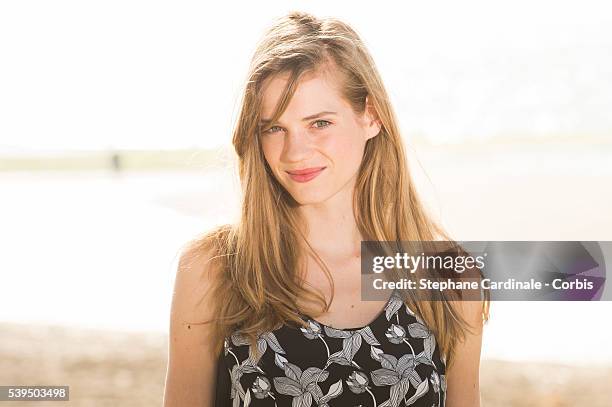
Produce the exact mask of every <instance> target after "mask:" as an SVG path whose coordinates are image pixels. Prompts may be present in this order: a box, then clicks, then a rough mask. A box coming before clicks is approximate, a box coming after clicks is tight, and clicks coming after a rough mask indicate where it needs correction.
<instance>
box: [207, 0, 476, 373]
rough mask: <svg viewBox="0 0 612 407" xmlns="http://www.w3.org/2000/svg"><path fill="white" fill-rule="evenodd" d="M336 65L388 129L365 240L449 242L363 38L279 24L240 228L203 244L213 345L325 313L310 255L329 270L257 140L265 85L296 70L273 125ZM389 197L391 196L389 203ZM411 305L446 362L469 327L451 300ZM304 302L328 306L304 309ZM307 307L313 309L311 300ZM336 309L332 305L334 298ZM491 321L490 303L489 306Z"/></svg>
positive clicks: (254, 102) (250, 108)
mask: <svg viewBox="0 0 612 407" xmlns="http://www.w3.org/2000/svg"><path fill="white" fill-rule="evenodd" d="M330 66H333V67H334V68H335V69H337V70H338V72H339V73H340V77H341V78H342V83H341V84H340V86H339V88H340V89H341V93H342V96H343V97H344V98H345V99H346V100H347V101H348V102H349V103H350V104H351V106H352V108H353V110H354V111H355V113H357V114H359V113H362V112H363V111H364V109H365V104H366V103H365V101H366V96H368V100H369V101H371V103H372V106H373V107H374V109H375V111H376V113H377V115H378V118H379V119H380V122H381V124H382V126H381V131H380V133H379V134H378V135H377V136H376V137H373V138H371V139H369V140H368V141H367V143H366V146H365V151H364V156H363V160H362V162H361V166H360V169H359V173H358V178H357V181H356V185H355V193H354V202H353V212H354V216H355V219H356V222H357V225H358V228H359V231H360V232H361V235H362V236H363V237H364V239H365V240H378V241H400V240H412V241H415V240H416V241H433V240H438V239H440V238H443V239H446V240H451V239H449V237H448V236H447V234H446V233H445V232H444V231H443V230H442V228H441V227H440V226H439V225H437V224H436V223H435V222H433V221H432V220H431V219H430V217H429V216H428V215H427V213H426V211H425V209H424V208H423V206H422V204H421V202H420V200H419V197H418V195H417V192H416V190H415V186H414V184H413V182H412V180H411V178H410V175H409V171H408V166H407V162H406V157H405V153H404V148H403V144H402V139H401V136H400V132H399V128H398V124H397V120H396V117H395V114H394V112H393V110H392V107H391V104H390V102H389V97H388V95H387V92H386V90H385V87H384V86H383V82H382V80H381V78H380V76H379V74H378V72H377V69H376V66H375V64H374V61H373V60H372V57H371V56H370V54H369V53H368V51H367V49H366V47H365V45H364V44H363V42H362V40H361V39H360V37H359V36H358V34H357V33H356V32H355V31H354V30H353V29H352V28H351V27H350V26H349V25H347V24H346V23H344V22H342V21H339V20H338V19H335V18H324V19H319V18H316V17H314V16H313V15H311V14H308V13H304V12H297V11H296V12H291V13H289V14H287V15H285V16H283V17H280V18H278V19H277V20H276V21H275V24H273V25H272V26H271V28H269V30H268V31H267V32H266V33H265V35H264V36H263V38H262V39H261V41H260V42H259V43H258V44H257V47H256V50H255V53H254V55H253V57H252V59H251V64H250V68H249V72H248V76H247V80H246V83H245V86H244V91H243V93H242V98H241V104H240V110H239V114H238V118H237V121H236V124H235V127H234V129H233V139H232V142H233V146H234V149H235V152H236V154H237V159H238V166H239V176H240V182H241V187H242V203H241V212H240V217H239V219H238V221H237V222H236V223H235V224H231V225H223V226H219V227H217V228H216V229H214V230H212V231H210V232H207V233H206V234H205V235H204V236H203V237H202V238H200V239H198V240H197V242H196V246H197V247H196V250H200V251H211V253H213V255H212V258H211V264H213V265H214V267H215V268H216V270H219V271H220V272H219V273H218V278H215V279H214V280H213V287H212V293H213V296H214V298H216V299H218V301H212V304H211V306H212V307H213V310H212V312H213V315H215V318H214V320H209V321H205V322H203V323H209V322H214V323H213V326H212V329H213V330H212V332H213V338H212V340H213V342H214V347H215V349H217V350H218V351H220V350H221V349H222V346H223V340H224V338H226V337H227V336H229V335H231V333H232V332H233V331H234V330H236V329H240V331H241V332H242V333H243V334H245V335H247V337H249V338H250V340H251V341H252V343H255V340H256V337H257V335H258V334H259V333H260V332H264V331H268V330H272V329H274V328H275V327H277V326H279V324H283V323H295V324H297V325H300V326H304V321H303V320H302V319H301V318H300V315H299V314H298V312H299V311H301V312H305V313H306V315H313V316H314V317H316V316H318V315H320V314H321V313H323V312H325V311H327V309H328V306H329V304H327V303H326V301H325V297H324V296H323V295H322V294H321V293H319V292H316V291H314V290H311V289H308V288H307V287H305V286H304V285H303V284H302V283H301V281H302V280H301V277H302V273H303V272H304V259H305V256H306V253H307V252H308V253H310V254H312V255H313V256H314V258H315V259H316V261H317V262H318V263H319V264H320V265H321V266H322V268H323V270H324V271H325V274H326V276H327V278H328V280H329V282H330V284H331V287H332V290H331V291H332V299H333V291H334V290H333V284H334V283H333V279H332V277H331V274H330V272H329V269H328V268H327V266H326V265H325V263H324V262H323V261H322V260H321V259H320V257H319V256H318V255H317V254H316V253H315V252H314V250H313V249H312V247H310V245H309V244H308V242H307V241H306V239H305V237H304V236H305V233H304V232H305V227H306V225H305V223H304V222H303V220H302V219H301V218H300V216H299V215H298V211H296V210H295V209H296V208H297V206H298V204H297V202H296V201H295V200H294V199H293V198H292V196H291V195H290V194H289V193H288V192H287V191H286V190H285V189H284V188H283V187H282V186H281V184H280V183H279V182H278V181H277V180H276V179H275V177H274V175H273V173H272V172H271V170H270V168H269V166H268V164H267V162H266V160H265V158H264V155H263V152H262V147H261V143H260V139H259V135H260V133H259V132H260V128H259V122H260V112H261V103H262V100H261V99H262V85H263V83H264V81H265V80H266V79H268V78H271V77H272V76H273V75H276V74H279V73H289V74H290V76H289V80H288V85H287V87H286V89H285V91H284V93H283V95H282V96H281V98H280V101H279V104H278V106H277V109H276V111H275V112H274V115H273V117H272V118H271V120H272V122H274V121H276V120H277V119H278V118H279V117H280V115H281V114H282V113H283V111H284V109H285V108H286V107H287V104H288V102H289V100H290V99H291V96H292V95H293V93H294V91H295V89H296V87H297V85H298V82H299V79H300V78H301V77H302V75H303V74H304V73H307V72H312V71H315V70H317V69H325V67H330ZM381 197H385V198H384V199H381ZM405 295H406V298H404V301H405V302H406V303H407V304H408V305H409V306H410V307H411V309H412V310H414V311H415V312H416V313H417V315H419V316H420V317H421V318H422V320H423V321H424V322H425V323H427V324H428V326H429V327H430V329H431V330H432V331H433V332H434V333H435V335H436V339H437V343H438V345H439V347H440V350H441V355H444V356H443V357H445V359H446V363H447V364H449V363H450V362H451V355H452V351H453V348H454V346H455V343H456V341H457V340H458V339H460V338H462V337H463V335H464V331H465V330H466V329H468V324H467V323H466V321H465V320H464V319H463V318H461V316H460V315H459V314H458V313H457V312H456V311H455V310H454V309H453V307H451V306H449V304H448V302H447V301H417V300H416V299H415V298H412V297H411V296H410V295H409V293H403V294H402V296H405ZM298 298H299V299H306V300H312V301H314V302H315V303H318V304H320V307H313V308H312V309H306V310H304V309H302V310H299V307H298ZM312 301H308V302H312ZM330 302H331V300H330ZM483 310H484V312H483V320H485V321H486V320H488V301H485V302H484V303H483Z"/></svg>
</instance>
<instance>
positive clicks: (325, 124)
mask: <svg viewBox="0 0 612 407" xmlns="http://www.w3.org/2000/svg"><path fill="white" fill-rule="evenodd" d="M316 123H324V125H323V126H315V127H316V128H317V129H322V128H325V127H327V126H329V125H330V124H331V122H328V121H327V120H317V121H315V124H316Z"/></svg>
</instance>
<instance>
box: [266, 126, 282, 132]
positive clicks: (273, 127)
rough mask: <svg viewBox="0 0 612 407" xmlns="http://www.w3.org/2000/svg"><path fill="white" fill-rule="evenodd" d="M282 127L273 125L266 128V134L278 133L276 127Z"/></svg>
mask: <svg viewBox="0 0 612 407" xmlns="http://www.w3.org/2000/svg"><path fill="white" fill-rule="evenodd" d="M280 128H281V127H279V126H272V127H270V128H269V129H268V130H265V131H264V133H265V134H271V133H276V131H274V129H280Z"/></svg>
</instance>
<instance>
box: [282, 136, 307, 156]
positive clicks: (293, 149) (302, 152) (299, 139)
mask: <svg viewBox="0 0 612 407" xmlns="http://www.w3.org/2000/svg"><path fill="white" fill-rule="evenodd" d="M312 151H313V150H312V145H311V140H310V138H309V137H308V133H307V132H305V131H300V130H291V131H288V132H287V133H286V134H285V143H284V148H283V157H282V159H283V161H287V162H300V161H307V160H308V158H310V155H311V154H312Z"/></svg>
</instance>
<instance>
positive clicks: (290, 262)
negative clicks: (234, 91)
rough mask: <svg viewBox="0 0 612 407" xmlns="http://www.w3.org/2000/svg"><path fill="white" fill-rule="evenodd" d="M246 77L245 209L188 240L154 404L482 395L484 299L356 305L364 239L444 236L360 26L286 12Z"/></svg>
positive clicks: (242, 117)
mask: <svg viewBox="0 0 612 407" xmlns="http://www.w3.org/2000/svg"><path fill="white" fill-rule="evenodd" d="M247 79H248V80H247V82H246V85H245V89H244V93H243V98H242V105H241V111H240V114H239V117H238V120H237V124H236V127H235V129H234V134H233V144H234V147H235V150H236V153H237V155H238V163H239V174H240V179H241V184H242V191H243V202H242V211H241V216H240V219H239V221H238V222H236V224H235V225H224V226H222V227H218V228H217V229H216V230H214V231H211V232H209V233H206V234H205V235H204V236H202V237H201V238H198V239H195V240H194V241H192V242H190V244H189V246H188V247H187V248H186V249H185V250H184V251H183V252H182V255H181V258H180V261H179V270H178V273H177V276H176V283H175V291H174V296H173V302H172V312H171V315H172V316H171V324H170V344H169V361H168V371H167V377H166V387H165V394H164V405H165V406H166V407H171V406H172V407H174V406H181V407H185V406H211V405H228V406H229V405H233V406H246V405H253V406H264V405H265V406H278V407H281V406H289V405H292V406H311V405H317V406H357V405H362V406H379V407H380V406H404V405H414V406H428V407H431V406H432V405H434V406H443V405H446V406H450V407H456V406H473V407H475V406H479V405H480V394H479V376H478V372H479V359H480V349H481V338H482V329H481V328H482V322H483V320H485V321H486V319H487V316H488V312H487V308H488V307H487V306H486V305H487V304H488V301H483V302H481V301H452V302H451V301H450V300H449V301H416V300H415V299H414V298H411V296H410V295H409V294H407V293H404V292H402V293H399V292H393V293H392V295H391V296H390V297H388V299H386V300H383V301H361V290H360V287H361V286H360V283H361V279H360V275H361V274H360V273H361V268H360V243H361V241H362V240H378V241H399V240H419V241H425V240H437V239H440V238H447V236H446V234H445V233H444V232H443V231H442V230H441V228H440V227H438V226H437V225H436V224H435V223H434V222H432V221H431V220H430V218H429V217H428V215H427V214H426V212H425V210H424V209H423V207H422V205H421V203H420V202H419V200H418V198H417V194H416V191H415V188H414V185H413V183H412V181H411V179H410V177H409V173H408V168H407V164H406V161H405V156H404V150H403V146H402V142H401V137H400V132H399V130H398V126H397V122H396V119H395V116H394V113H393V111H392V108H391V106H390V104H389V99H388V96H387V93H386V91H385V89H384V86H383V83H382V81H381V78H380V77H379V74H378V73H377V70H376V68H375V64H374V62H373V60H372V58H371V56H370V55H369V53H368V52H367V50H366V48H365V46H364V44H363V43H362V41H361V40H360V38H359V36H358V35H357V34H356V33H355V31H354V30H353V29H351V28H350V27H349V26H348V25H346V24H345V23H343V22H341V21H338V20H337V19H331V18H327V19H317V18H316V17H314V16H312V15H310V14H307V13H303V12H292V13H290V14H288V15H286V16H284V17H282V18H280V19H278V20H277V21H276V23H275V24H274V25H273V26H272V28H270V29H269V31H268V32H267V33H266V34H265V36H264V38H263V39H262V41H261V42H260V43H259V44H258V46H257V49H256V52H255V55H254V56H253V58H252V63H251V66H250V71H249V75H248V78H247ZM483 310H484V312H483ZM198 321H200V322H198ZM217 355H220V356H219V357H218V356H217Z"/></svg>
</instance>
